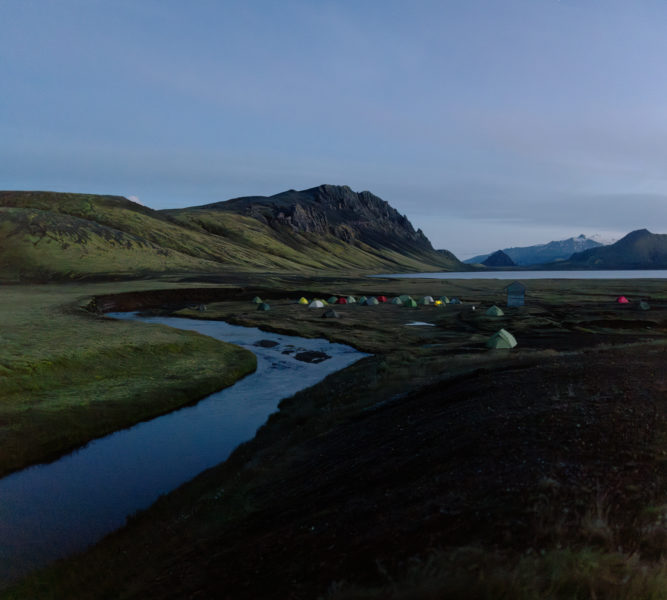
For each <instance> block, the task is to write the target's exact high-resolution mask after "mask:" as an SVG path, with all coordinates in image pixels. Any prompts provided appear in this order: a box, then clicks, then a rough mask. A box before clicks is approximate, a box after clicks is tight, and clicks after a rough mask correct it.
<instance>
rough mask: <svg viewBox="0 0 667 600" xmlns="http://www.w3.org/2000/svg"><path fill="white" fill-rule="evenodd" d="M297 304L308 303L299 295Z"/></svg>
mask: <svg viewBox="0 0 667 600" xmlns="http://www.w3.org/2000/svg"><path fill="white" fill-rule="evenodd" d="M298 304H308V300H307V299H306V298H304V297H303V296H301V298H299V301H298Z"/></svg>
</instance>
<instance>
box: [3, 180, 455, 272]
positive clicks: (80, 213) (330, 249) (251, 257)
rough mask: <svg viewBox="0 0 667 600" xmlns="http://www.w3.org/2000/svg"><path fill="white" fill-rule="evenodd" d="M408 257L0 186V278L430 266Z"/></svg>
mask: <svg viewBox="0 0 667 600" xmlns="http://www.w3.org/2000/svg"><path fill="white" fill-rule="evenodd" d="M447 264H449V263H448V262H447V260H445V259H443V258H442V257H440V256H439V255H437V254H435V253H433V254H431V255H428V256H427V255H417V256H410V255H409V254H407V253H398V252H395V251H393V250H391V249H389V248H372V247H370V246H368V245H366V244H363V243H359V244H348V243H345V242H342V241H341V240H340V239H338V238H336V237H334V236H332V235H312V234H307V233H298V232H295V231H293V230H291V229H280V228H272V227H269V226H268V225H267V224H265V223H263V222H261V221H259V220H257V219H254V218H251V217H247V216H243V215H239V214H234V213H230V212H225V211H220V210H217V211H216V210H204V209H182V210H170V211H154V210H151V209H149V208H146V207H143V206H141V205H138V204H135V203H132V202H130V201H129V200H127V199H125V198H122V197H119V196H97V195H91V194H60V193H53V192H0V281H2V280H4V281H50V280H59V281H60V280H72V279H84V278H93V277H97V278H106V279H128V278H132V277H149V276H156V275H160V274H163V273H174V272H186V271H187V272H196V273H218V272H220V270H221V269H224V271H225V272H229V271H237V272H238V271H240V270H247V271H255V272H257V271H272V272H277V271H283V272H284V271H293V272H303V273H314V272H316V271H318V270H322V269H332V270H341V269H345V270H347V271H355V270H357V271H365V272H376V271H380V270H387V269H391V270H413V271H414V270H433V269H435V268H438V265H440V266H443V265H444V266H446V265H447Z"/></svg>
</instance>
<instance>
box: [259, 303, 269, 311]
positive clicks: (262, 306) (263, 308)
mask: <svg viewBox="0 0 667 600" xmlns="http://www.w3.org/2000/svg"><path fill="white" fill-rule="evenodd" d="M257 310H271V307H270V306H269V305H268V304H267V303H266V302H262V303H261V304H258V305H257Z"/></svg>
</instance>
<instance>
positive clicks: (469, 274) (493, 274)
mask: <svg viewBox="0 0 667 600" xmlns="http://www.w3.org/2000/svg"><path fill="white" fill-rule="evenodd" d="M371 277H384V278H413V279H511V280H512V281H514V280H515V279H666V278H667V270H660V269H655V270H627V271H611V270H610V271H462V272H445V273H392V274H386V275H371Z"/></svg>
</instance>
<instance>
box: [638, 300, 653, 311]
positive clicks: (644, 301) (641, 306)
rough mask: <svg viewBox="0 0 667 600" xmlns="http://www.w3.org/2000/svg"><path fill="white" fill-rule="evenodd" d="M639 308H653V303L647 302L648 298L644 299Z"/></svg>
mask: <svg viewBox="0 0 667 600" xmlns="http://www.w3.org/2000/svg"><path fill="white" fill-rule="evenodd" d="M639 308H641V309H642V310H650V309H651V305H650V304H649V303H648V302H646V300H642V301H641V302H640V303H639Z"/></svg>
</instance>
